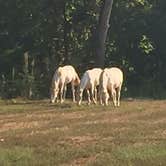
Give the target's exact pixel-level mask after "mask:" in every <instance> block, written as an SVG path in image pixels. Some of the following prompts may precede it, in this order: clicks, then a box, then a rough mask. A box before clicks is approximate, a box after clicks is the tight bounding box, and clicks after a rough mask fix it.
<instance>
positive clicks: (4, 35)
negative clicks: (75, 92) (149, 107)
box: [0, 0, 166, 98]
mask: <svg viewBox="0 0 166 166" xmlns="http://www.w3.org/2000/svg"><path fill="white" fill-rule="evenodd" d="M103 4H104V2H103V1H102V0H68V1H67V0H38V1H32V0H29V1H25V0H15V1H11V0H6V1H3V0H0V96H1V97H2V98H10V97H18V96H22V97H29V98H41V97H48V96H49V87H50V84H51V78H52V76H53V73H54V71H55V69H56V67H57V66H59V65H65V64H72V65H73V66H74V67H75V68H76V69H77V71H78V73H79V74H80V76H82V73H83V72H84V71H85V70H86V69H89V68H92V67H96V65H98V64H99V62H100V61H103V62H101V63H102V65H104V66H107V67H111V66H119V67H120V68H121V69H122V70H123V72H124V75H125V84H124V86H123V92H122V94H123V95H124V96H137V97H152V98H164V97H166V44H165V43H166V42H165V41H166V37H165V34H166V1H165V0H160V1H158V0H141V1H140V0H130V1H129V0H127V1H121V0H116V1H115V0H114V3H113V6H112V11H111V15H110V18H109V20H110V22H109V29H108V31H107V35H106V37H107V38H106V39H103V40H104V41H105V44H106V45H105V48H104V49H105V50H104V51H105V53H104V57H103V55H102V56H100V55H99V54H98V51H97V53H96V50H98V42H99V41H98V37H96V35H95V34H96V32H99V31H98V25H99V20H100V16H101V13H103V11H102V10H103V9H104V7H102V6H103ZM110 9H111V8H110ZM107 18H108V17H107ZM100 32H102V29H101V30H100ZM99 36H100V37H101V34H99ZM101 54H103V52H101ZM99 58H101V59H99ZM97 63H98V64H97ZM124 91H125V92H124Z"/></svg>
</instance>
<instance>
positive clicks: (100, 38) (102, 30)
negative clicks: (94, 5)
mask: <svg viewBox="0 0 166 166" xmlns="http://www.w3.org/2000/svg"><path fill="white" fill-rule="evenodd" d="M112 4H113V0H104V1H103V3H102V7H101V11H100V16H99V24H98V27H97V31H96V38H95V39H97V40H96V64H97V66H99V67H103V66H104V62H105V41H106V37H107V32H108V29H109V20H110V16H111V10H112Z"/></svg>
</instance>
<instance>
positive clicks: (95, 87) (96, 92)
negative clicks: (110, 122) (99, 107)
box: [94, 87, 97, 102]
mask: <svg viewBox="0 0 166 166" xmlns="http://www.w3.org/2000/svg"><path fill="white" fill-rule="evenodd" d="M94 89H95V100H96V102H97V87H95V88H94Z"/></svg>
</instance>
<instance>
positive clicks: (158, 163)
mask: <svg viewBox="0 0 166 166" xmlns="http://www.w3.org/2000/svg"><path fill="white" fill-rule="evenodd" d="M59 165H61V166H70V165H71V166H79V165H80V166H140V165H141V166H165V165H166V100H165V101H164V100H133V101H127V100H124V101H122V103H121V107H120V108H114V107H113V106H112V103H111V104H110V105H109V106H107V107H102V106H98V105H97V106H95V105H92V106H87V105H86V104H85V103H84V104H83V105H82V106H80V107H79V106H77V105H76V104H73V103H71V102H70V101H67V102H65V103H64V104H62V105H60V104H50V103H48V100H40V101H23V100H10V101H0V166H59Z"/></svg>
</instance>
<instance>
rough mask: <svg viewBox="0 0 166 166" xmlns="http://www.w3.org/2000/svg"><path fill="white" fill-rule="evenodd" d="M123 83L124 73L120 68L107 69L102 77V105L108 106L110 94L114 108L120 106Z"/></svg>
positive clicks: (100, 86)
mask: <svg viewBox="0 0 166 166" xmlns="http://www.w3.org/2000/svg"><path fill="white" fill-rule="evenodd" d="M122 83H123V73H122V71H121V70H120V69H119V68H116V67H112V68H105V69H104V70H103V72H102V73H101V76H100V85H99V89H100V103H101V104H103V101H104V104H105V105H108V99H109V92H110V93H111V96H112V98H113V104H114V106H120V93H121V87H122Z"/></svg>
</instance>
